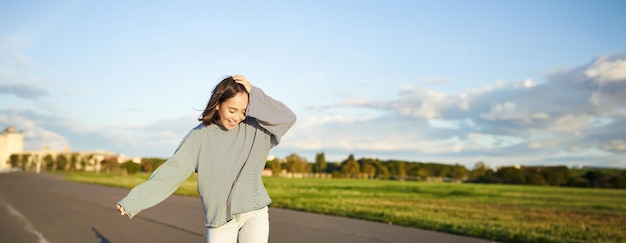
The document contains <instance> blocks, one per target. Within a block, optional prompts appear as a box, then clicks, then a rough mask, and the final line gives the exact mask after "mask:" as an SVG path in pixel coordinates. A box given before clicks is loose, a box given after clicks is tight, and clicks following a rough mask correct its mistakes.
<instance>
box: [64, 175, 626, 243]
mask: <svg viewBox="0 0 626 243" xmlns="http://www.w3.org/2000/svg"><path fill="white" fill-rule="evenodd" d="M147 177H148V175H146V174H141V175H132V176H120V175H112V174H92V173H68V174H67V178H68V179H69V180H73V181H81V182H88V183H97V184H103V185H110V186H117V187H124V188H130V187H133V186H135V185H137V184H139V183H141V182H143V181H145V180H146V179H147ZM195 181H196V179H195V175H194V176H192V177H190V178H189V179H188V180H187V181H186V182H185V183H184V184H183V185H182V186H181V187H180V188H179V189H178V191H177V192H176V193H177V194H180V195H187V196H197V192H196V187H195V186H196V182H195ZM264 182H265V185H266V188H267V190H268V192H269V194H270V196H271V197H272V200H273V201H274V202H273V204H272V206H273V207H280V208H288V209H295V210H301V211H307V212H315V213H322V214H329V215H337V216H345V217H352V218H359V219H366V220H372V221H379V222H384V223H389V224H398V225H405V226H411V227H416V228H422V229H429V230H437V231H443V232H449V233H454V234H459V235H469V236H475V237H480V238H486V239H492V240H498V241H504V242H626V230H624V229H626V190H610V189H583V188H558V187H540V186H515V185H485V184H453V183H428V182H409V181H405V182H402V181H385V180H351V179H284V178H273V177H265V178H264Z"/></svg>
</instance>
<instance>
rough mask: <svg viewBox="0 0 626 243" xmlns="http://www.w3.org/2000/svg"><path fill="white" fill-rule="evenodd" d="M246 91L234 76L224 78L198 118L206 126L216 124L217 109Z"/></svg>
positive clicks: (217, 118)
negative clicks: (221, 104)
mask: <svg viewBox="0 0 626 243" xmlns="http://www.w3.org/2000/svg"><path fill="white" fill-rule="evenodd" d="M239 92H244V93H246V94H248V92H247V91H246V87H245V86H243V84H240V83H237V82H236V81H235V79H233V77H232V76H228V77H226V78H224V79H223V80H222V81H221V82H220V83H218V84H217V86H215V88H214V89H213V92H211V99H209V102H208V103H207V105H206V108H205V109H204V111H203V112H202V115H200V117H199V118H198V121H201V122H202V124H204V125H205V126H208V125H211V124H213V123H216V122H217V121H218V120H219V118H220V117H219V116H220V115H219V113H218V112H217V111H216V110H215V108H216V107H217V106H218V105H219V104H220V103H222V102H224V101H225V100H227V99H230V98H232V97H234V96H235V95H236V94H237V93H239Z"/></svg>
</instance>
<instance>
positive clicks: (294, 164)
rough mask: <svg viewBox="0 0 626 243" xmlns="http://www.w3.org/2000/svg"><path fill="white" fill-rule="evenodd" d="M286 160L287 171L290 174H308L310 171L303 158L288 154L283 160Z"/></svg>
mask: <svg viewBox="0 0 626 243" xmlns="http://www.w3.org/2000/svg"><path fill="white" fill-rule="evenodd" d="M285 160H287V171H288V172H291V173H309V172H310V171H311V168H310V165H309V163H307V162H306V159H305V158H302V157H300V156H298V155H297V154H295V153H294V154H290V155H289V156H287V158H285Z"/></svg>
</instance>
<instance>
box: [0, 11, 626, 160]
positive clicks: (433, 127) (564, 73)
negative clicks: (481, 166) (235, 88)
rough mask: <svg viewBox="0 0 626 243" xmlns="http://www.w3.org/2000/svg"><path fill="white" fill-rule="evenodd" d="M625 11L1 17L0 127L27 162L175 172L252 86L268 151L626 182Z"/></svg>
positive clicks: (45, 14) (34, 14) (28, 13)
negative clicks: (289, 113) (269, 112)
mask: <svg viewBox="0 0 626 243" xmlns="http://www.w3.org/2000/svg"><path fill="white" fill-rule="evenodd" d="M624 11H626V3H625V2H624V1H609V0H602V1H569V0H558V1H557V0H553V1H495V0H494V1H264V2H261V3H259V2H254V1H237V2H234V3H225V2H211V1H182V2H180V3H170V2H168V1H132V2H124V1H106V2H103V1H44V2H41V1H3V2H1V3H0V126H2V127H6V126H9V125H10V126H14V127H16V128H17V129H18V130H22V131H23V132H24V134H25V136H26V138H25V142H26V144H25V146H26V149H27V150H39V149H42V148H44V147H46V146H48V147H49V148H50V149H53V150H62V149H64V148H65V147H66V146H70V147H71V148H72V150H79V151H95V150H106V151H111V152H115V153H121V154H124V155H126V156H145V157H169V156H170V155H171V154H172V153H173V151H174V150H175V148H176V146H177V145H178V143H179V142H180V139H181V138H182V137H183V136H184V135H185V134H186V133H187V132H188V131H189V129H191V128H192V127H194V126H195V125H196V124H197V120H196V118H197V116H198V115H199V114H200V111H199V110H201V109H203V108H204V106H205V104H206V102H207V100H208V98H209V95H210V92H211V90H212V88H213V87H214V86H215V84H216V83H217V82H218V81H219V80H220V79H221V78H222V77H224V76H226V75H233V74H243V75H245V76H247V77H248V79H249V80H250V81H251V83H252V84H253V85H255V86H258V87H260V88H262V89H263V90H264V91H265V92H266V93H267V94H269V95H270V96H272V97H274V98H276V99H278V100H281V101H283V102H284V103H285V104H287V105H288V106H289V107H291V108H292V110H293V111H294V112H295V113H296V114H297V116H298V121H297V123H296V124H295V125H294V127H293V128H292V130H290V132H289V133H288V134H287V135H286V136H285V137H284V138H283V140H282V142H281V144H280V145H279V146H278V147H276V148H275V149H274V150H272V151H271V152H270V153H271V154H273V155H275V156H279V157H284V156H286V155H289V154H291V153H297V154H298V155H301V156H303V157H305V158H307V159H308V160H309V161H313V160H314V158H315V157H314V156H315V154H316V153H319V152H324V153H325V154H326V158H327V159H328V160H331V161H340V160H343V159H345V158H347V157H348V155H350V154H354V155H355V157H357V158H360V157H370V158H379V159H383V160H385V159H402V160H408V161H422V162H439V163H448V164H455V163H459V164H462V165H465V166H467V167H468V168H471V167H473V165H474V164H475V163H476V162H477V161H484V162H485V163H486V164H488V165H490V166H492V167H496V166H500V165H512V164H521V165H568V166H579V165H592V166H610V167H621V168H626V95H624V94H626V31H624V27H625V26H626V15H624V14H623V13H624Z"/></svg>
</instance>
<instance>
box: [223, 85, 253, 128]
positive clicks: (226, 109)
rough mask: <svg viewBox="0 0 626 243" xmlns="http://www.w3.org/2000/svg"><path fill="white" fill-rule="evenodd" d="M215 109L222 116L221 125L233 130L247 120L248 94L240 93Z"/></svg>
mask: <svg viewBox="0 0 626 243" xmlns="http://www.w3.org/2000/svg"><path fill="white" fill-rule="evenodd" d="M215 109H216V110H217V113H218V114H219V116H220V120H219V122H220V124H221V125H222V126H223V127H224V128H226V129H227V130H231V129H233V128H235V127H236V126H237V125H239V123H240V122H242V121H243V120H244V119H246V109H248V94H247V93H245V92H239V93H237V94H235V96H233V97H232V98H230V99H227V100H225V101H224V102H222V103H220V104H218V105H217V107H215Z"/></svg>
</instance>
